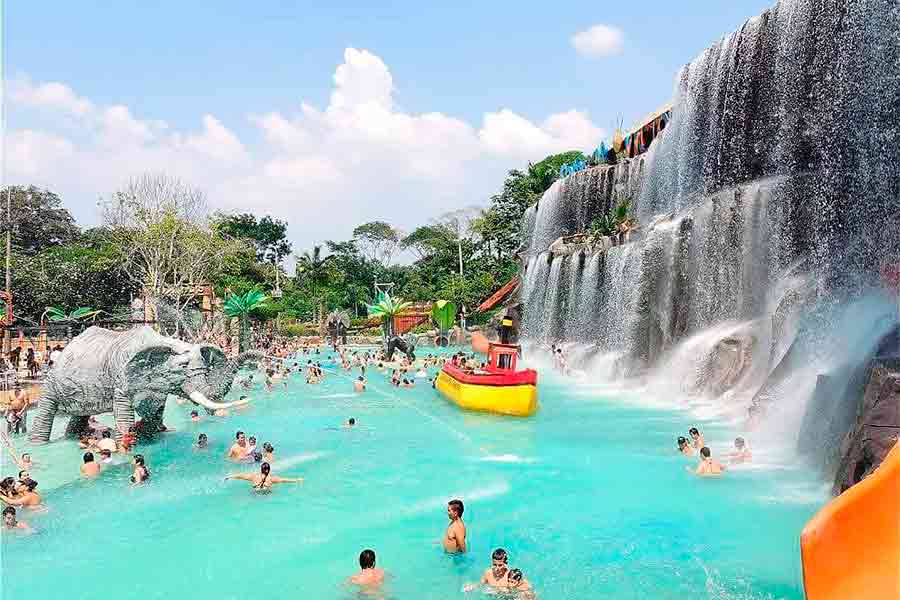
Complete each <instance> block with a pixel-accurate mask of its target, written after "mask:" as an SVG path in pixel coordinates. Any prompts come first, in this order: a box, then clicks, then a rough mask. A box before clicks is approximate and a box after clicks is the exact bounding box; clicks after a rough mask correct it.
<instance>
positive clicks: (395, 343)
mask: <svg viewBox="0 0 900 600" xmlns="http://www.w3.org/2000/svg"><path fill="white" fill-rule="evenodd" d="M397 350H399V351H400V352H402V353H403V354H405V355H406V356H407V357H408V358H409V360H416V352H415V350H416V347H415V345H414V344H413V343H412V342H408V341H406V340H404V339H403V338H402V337H400V336H398V335H395V336H394V337H392V338H391V339H390V340H389V341H388V344H387V357H386V358H387V361H388V362H391V361H392V360H393V359H394V352H395V351H397Z"/></svg>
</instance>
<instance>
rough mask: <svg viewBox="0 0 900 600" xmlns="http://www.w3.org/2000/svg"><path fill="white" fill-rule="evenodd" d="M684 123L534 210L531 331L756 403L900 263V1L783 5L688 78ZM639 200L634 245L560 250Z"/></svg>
mask: <svg viewBox="0 0 900 600" xmlns="http://www.w3.org/2000/svg"><path fill="white" fill-rule="evenodd" d="M672 115H673V116H672V119H671V121H670V123H669V124H668V126H667V127H666V129H665V130H664V131H663V132H662V133H661V134H660V135H659V136H658V137H657V139H656V140H655V141H654V142H653V144H652V145H651V148H650V150H649V151H648V152H647V153H646V154H645V155H644V157H640V158H637V159H634V160H631V161H626V162H624V163H620V164H618V165H616V166H614V167H596V168H593V169H589V170H587V171H583V172H580V173H578V174H576V175H573V176H570V177H568V178H566V179H564V180H562V181H557V182H556V183H554V184H553V186H552V187H551V188H550V189H549V190H548V191H547V192H546V193H545V194H544V196H543V197H542V198H541V200H540V202H539V203H538V205H537V206H536V207H534V208H532V209H530V210H529V211H528V213H527V214H526V216H525V226H524V227H523V233H524V234H525V236H526V241H525V244H523V248H524V257H525V260H526V261H527V263H528V268H527V270H526V272H525V274H524V288H523V289H524V295H523V300H524V302H525V323H526V325H525V335H526V337H527V338H530V339H531V340H533V341H540V342H569V341H571V342H579V343H592V344H595V345H596V347H597V348H598V351H599V352H602V353H604V354H607V355H618V356H619V357H620V358H619V360H618V362H617V364H618V365H619V367H620V368H619V369H617V371H618V372H619V373H620V374H626V375H628V374H638V373H647V372H649V373H650V374H654V373H655V374H657V375H659V374H660V373H661V372H663V371H666V367H665V364H661V363H665V362H666V361H670V362H672V364H673V365H675V364H677V370H679V371H680V372H681V373H682V376H683V377H686V378H688V379H691V382H690V385H689V386H688V387H690V388H691V390H692V391H693V392H698V391H702V393H703V394H706V395H713V396H717V397H718V396H721V395H722V394H723V393H725V392H726V391H728V390H729V389H731V388H735V387H738V388H741V390H742V393H741V394H737V395H736V397H739V398H740V402H742V403H743V404H742V406H743V407H744V408H746V407H747V405H748V404H749V403H750V400H751V398H753V397H754V392H755V391H756V390H758V389H759V388H760V386H762V385H763V383H764V381H765V380H766V377H768V376H770V373H771V372H772V371H773V369H775V368H776V366H777V365H778V364H780V362H781V359H782V357H785V356H786V355H787V354H789V350H788V349H789V348H790V347H791V344H792V341H793V339H794V336H795V335H796V333H797V331H798V325H797V323H798V322H799V321H798V318H797V315H798V314H800V313H809V314H810V315H812V316H811V318H807V319H805V323H806V324H805V326H804V327H805V328H806V331H807V334H806V335H807V337H810V336H811V337H812V338H815V336H816V335H825V334H816V333H815V332H817V331H818V332H822V331H827V330H828V329H829V326H830V324H829V318H828V317H827V315H829V314H832V313H831V312H829V311H828V310H819V309H818V308H817V307H825V306H829V305H833V304H835V303H840V302H844V301H847V300H848V299H852V298H854V297H858V296H859V295H860V294H861V290H863V289H865V288H866V286H868V285H870V284H872V283H873V282H875V281H877V279H878V274H879V269H880V268H882V267H883V266H885V265H886V264H894V263H900V168H898V167H897V165H898V164H900V3H897V2H896V0H830V1H827V0H783V1H781V2H779V3H778V4H777V5H776V6H775V7H773V8H772V9H770V10H767V11H765V12H764V13H763V14H761V15H760V16H758V17H755V18H753V19H750V20H749V21H748V22H747V23H745V24H744V26H743V27H741V28H740V29H739V30H738V31H736V32H734V33H731V34H729V35H727V36H725V37H724V38H723V39H722V40H720V41H719V42H717V43H716V44H714V45H713V46H712V47H710V48H709V49H707V50H706V51H705V52H703V53H702V54H701V55H700V56H698V57H697V58H696V59H695V60H694V61H692V62H691V63H690V64H689V65H687V66H685V67H684V68H683V69H682V70H681V72H680V73H679V75H678V77H677V78H676V85H675V92H674V101H673V109H672ZM625 199H629V200H631V211H630V212H631V213H632V216H634V217H635V218H636V219H637V221H638V223H639V225H640V229H639V230H638V236H636V238H637V239H636V240H633V241H630V242H629V243H626V244H624V245H621V246H615V247H613V248H611V249H606V250H603V249H594V250H590V249H588V250H586V251H582V252H584V253H585V254H584V257H583V259H582V257H581V255H579V254H574V255H569V256H565V255H561V256H553V255H552V253H550V254H549V255H548V252H549V248H550V246H551V244H552V243H553V242H554V241H555V240H557V239H558V238H560V237H561V236H568V235H572V234H575V233H579V232H583V231H584V230H585V229H586V227H587V226H588V225H589V223H590V222H591V220H592V219H593V218H595V217H596V216H598V215H600V214H604V213H606V212H608V211H609V210H610V209H611V208H612V207H614V206H616V205H617V204H618V203H619V202H621V201H622V200H625ZM821 339H824V338H821ZM829 339H832V340H833V338H829ZM687 340H690V341H687ZM680 343H681V344H684V346H683V347H681V348H679V347H678V344H680ZM816 346H817V345H816V343H815V342H814V341H812V342H808V343H806V344H804V348H805V349H806V350H805V351H806V352H807V354H806V358H805V359H804V360H805V361H806V363H807V364H819V363H816V357H815V353H816ZM686 349H687V350H686ZM848 352H852V350H848ZM787 358H790V359H792V360H795V361H796V360H797V358H796V357H792V356H788V357H787ZM686 361H687V362H691V361H693V362H692V365H691V366H688V365H687V364H686ZM832 362H833V360H832ZM822 364H824V363H822ZM670 366H671V365H670ZM811 370H813V371H814V370H815V369H812V368H811ZM666 372H667V373H669V376H671V374H672V373H673V370H672V369H669V370H668V371H666ZM685 373H688V375H685ZM695 375H696V376H695ZM682 387H683V386H682ZM807 396H808V394H807ZM735 401H737V400H735ZM756 401H758V398H757V400H755V402H756ZM792 402H795V403H796V404H797V408H796V409H795V410H793V411H792V414H795V413H797V414H802V413H803V408H802V407H803V399H799V398H798V399H796V400H792ZM792 418H793V417H792ZM785 426H786V427H793V430H794V432H796V430H797V429H799V423H792V424H790V425H785Z"/></svg>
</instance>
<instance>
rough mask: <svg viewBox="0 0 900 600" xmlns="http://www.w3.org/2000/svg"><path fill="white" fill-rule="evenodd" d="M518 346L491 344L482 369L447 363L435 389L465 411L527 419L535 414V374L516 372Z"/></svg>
mask: <svg viewBox="0 0 900 600" xmlns="http://www.w3.org/2000/svg"><path fill="white" fill-rule="evenodd" d="M518 356H519V347H518V346H513V345H511V344H496V343H493V342H491V343H490V344H489V347H488V363H487V365H486V366H485V367H484V368H482V369H463V368H461V367H459V366H457V365H454V364H452V363H447V364H446V365H444V368H443V369H442V370H441V372H440V373H438V376H437V381H435V384H434V386H435V387H436V388H437V389H438V391H439V392H440V393H441V394H443V395H444V396H445V397H446V398H447V399H448V400H450V401H451V402H453V403H454V404H456V405H457V406H458V407H460V408H462V409H464V410H473V411H480V412H492V413H496V414H500V415H511V416H515V417H529V416H531V415H533V414H534V413H535V412H537V409H538V401H537V371H535V370H534V369H524V370H522V371H516V361H517V359H518Z"/></svg>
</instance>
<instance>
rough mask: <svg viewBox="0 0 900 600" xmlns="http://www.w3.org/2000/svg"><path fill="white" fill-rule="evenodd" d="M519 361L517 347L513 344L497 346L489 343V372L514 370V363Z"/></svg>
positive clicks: (497, 344) (494, 343)
mask: <svg viewBox="0 0 900 600" xmlns="http://www.w3.org/2000/svg"><path fill="white" fill-rule="evenodd" d="M518 359H519V347H518V346H516V345H513V344H499V343H496V342H491V344H490V346H489V347H488V366H487V370H488V371H491V372H498V371H499V372H502V371H508V372H513V371H515V370H516V362H517V361H518Z"/></svg>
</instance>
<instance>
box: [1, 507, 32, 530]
mask: <svg viewBox="0 0 900 600" xmlns="http://www.w3.org/2000/svg"><path fill="white" fill-rule="evenodd" d="M3 529H5V530H7V531H21V532H23V533H31V527H29V526H28V523H26V522H24V521H19V520H18V519H16V509H15V508H14V507H12V506H7V507H6V508H4V509H3Z"/></svg>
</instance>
